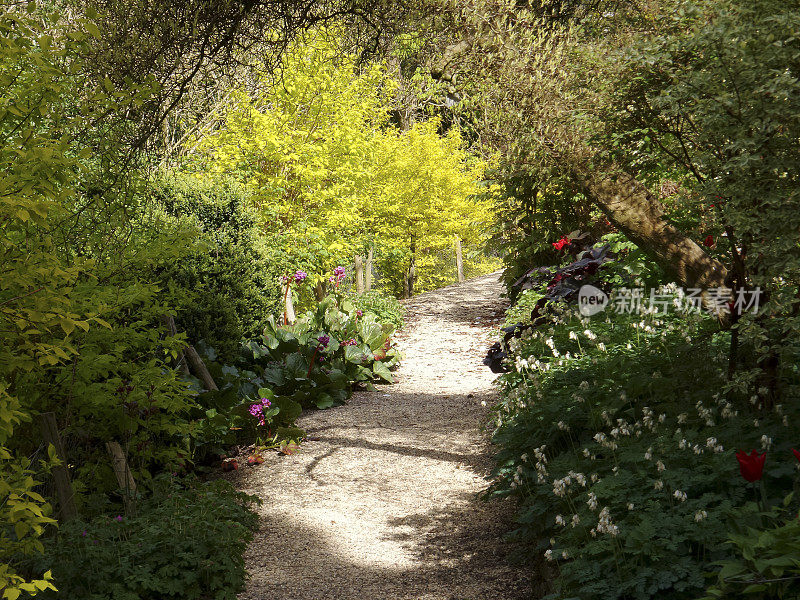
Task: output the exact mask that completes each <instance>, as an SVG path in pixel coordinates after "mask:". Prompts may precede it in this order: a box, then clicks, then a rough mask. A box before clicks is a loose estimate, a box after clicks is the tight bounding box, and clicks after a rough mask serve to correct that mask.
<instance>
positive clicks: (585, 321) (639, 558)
mask: <svg viewBox="0 0 800 600" xmlns="http://www.w3.org/2000/svg"><path fill="white" fill-rule="evenodd" d="M632 258H633V259H634V260H632V261H631V262H632V264H633V265H634V268H633V269H630V270H629V271H627V274H628V281H629V282H630V283H633V282H635V281H636V279H637V278H638V277H639V276H641V275H642V273H640V272H638V270H637V269H636V268H635V265H636V264H637V263H640V260H638V259H637V257H635V256H634V257H632ZM625 260H626V257H625V256H624V253H623V257H622V258H621V259H620V261H619V262H620V263H624V262H625ZM611 265H612V263H609V264H608V266H609V267H610V266H611ZM629 266H631V265H629ZM615 267H616V268H615V269H610V270H608V271H607V272H605V273H604V272H603V271H602V270H601V271H599V273H598V278H599V279H600V281H596V282H595V283H597V284H598V285H601V286H602V280H603V279H604V278H605V279H606V281H609V280H616V279H618V278H619V274H620V272H626V270H625V269H624V268H621V265H619V264H617V265H615ZM548 282H549V279H548ZM545 285H547V284H545ZM530 293H531V292H528V294H530ZM544 294H545V291H544V290H542V291H541V293H539V294H538V295H537V296H533V298H537V299H538V298H542V297H544ZM658 294H659V295H658V298H659V299H661V300H663V301H664V302H667V303H668V304H662V305H656V306H655V307H654V308H652V309H648V308H647V299H644V300H643V302H642V306H643V307H644V309H645V310H644V312H639V311H630V312H628V311H623V312H622V313H617V312H615V311H614V310H613V309H614V306H615V304H614V303H615V302H622V303H623V304H624V302H628V301H629V299H628V300H625V298H624V296H617V295H614V294H613V293H612V296H611V304H610V305H609V308H608V309H607V311H609V312H601V313H599V314H598V315H595V316H592V317H585V316H582V315H581V314H580V312H579V311H578V309H577V303H573V304H570V303H567V302H563V301H561V302H559V301H553V302H549V303H547V304H545V305H544V306H543V307H541V308H540V310H539V311H538V312H537V314H538V315H540V317H539V318H538V319H537V321H536V323H537V324H536V326H533V327H530V328H528V329H525V330H523V331H522V332H521V334H520V335H519V336H518V337H511V338H510V339H509V341H508V343H507V344H506V349H507V351H508V352H509V356H508V358H507V359H506V363H505V364H506V366H507V368H508V369H509V372H508V373H506V374H504V375H502V376H501V377H500V379H499V383H500V387H501V390H502V392H503V399H502V400H501V402H500V403H499V404H498V406H497V407H496V410H495V422H494V428H495V438H494V439H495V441H496V442H497V443H498V444H499V445H500V446H501V448H502V450H501V451H500V452H499V454H498V455H497V461H498V463H497V464H498V466H497V468H496V471H495V473H494V483H493V485H492V488H491V490H490V493H491V494H497V495H512V496H516V497H518V498H519V500H520V510H519V513H518V516H517V519H518V523H519V527H518V529H517V530H516V531H515V532H514V534H513V535H514V537H515V538H516V539H519V540H523V541H525V542H527V543H528V544H529V546H528V547H529V552H531V553H532V555H533V556H531V557H530V560H536V559H535V558H534V556H539V557H543V558H544V559H545V560H546V561H548V562H550V563H552V565H553V567H554V568H553V571H552V573H553V579H552V588H551V589H552V595H551V596H549V597H552V598H572V597H580V598H637V599H638V598H652V597H669V598H698V597H700V596H702V595H703V593H704V590H705V589H706V587H707V585H708V583H709V577H710V575H712V574H715V573H716V572H719V578H720V583H719V584H718V585H717V586H712V587H711V588H710V590H709V592H708V593H709V594H710V596H709V597H723V596H724V594H725V593H729V592H732V591H733V590H740V589H742V588H744V587H747V589H748V590H749V592H748V593H752V594H753V596H754V597H765V598H766V597H775V596H770V594H773V593H775V592H776V590H778V589H784V590H789V589H795V588H794V583H793V582H794V581H795V580H794V578H793V576H791V575H788V576H787V579H781V578H782V577H783V576H784V575H787V574H788V573H789V572H790V571H789V569H791V568H793V565H796V564H797V561H798V558H800V557H798V555H797V554H796V552H795V551H794V550H793V549H792V547H791V545H786V544H784V545H782V546H781V550H780V551H779V552H778V551H775V552H774V553H773V554H771V555H766V554H762V556H760V557H758V558H756V556H755V555H754V552H756V550H754V549H755V548H758V547H759V546H758V544H759V543H761V544H762V547H763V545H764V544H765V543H766V542H765V540H770V541H774V542H775V543H778V542H777V540H778V539H780V538H779V537H778V536H780V535H781V534H784V533H783V532H787V533H788V532H789V531H791V528H792V527H793V526H794V525H793V522H794V520H796V519H795V517H796V513H797V510H796V509H797V501H796V500H794V499H793V498H792V497H788V498H786V505H787V509H786V510H783V511H778V510H777V507H780V506H782V505H783V503H784V498H785V497H786V496H787V494H790V492H792V491H793V490H794V489H795V488H796V486H797V483H798V461H797V460H796V458H795V453H793V451H792V448H793V447H794V446H796V445H798V443H797V434H796V427H795V426H794V424H795V423H796V420H797V419H798V418H800V415H798V413H797V407H796V406H795V405H794V403H792V402H786V403H776V404H775V405H773V406H771V407H769V408H768V409H766V408H765V407H764V405H763V404H762V403H761V402H760V400H759V396H758V395H757V394H753V395H752V396H749V395H748V396H745V395H741V394H737V393H736V392H735V388H734V387H733V386H731V383H730V379H729V378H728V377H727V366H728V362H729V359H730V354H729V351H730V343H731V339H730V338H731V332H730V331H720V330H719V326H718V323H717V321H716V320H715V319H713V318H712V317H710V316H709V315H708V314H703V313H702V312H699V311H698V310H697V309H696V306H695V308H694V309H692V306H691V303H688V304H687V298H686V296H685V295H682V294H681V293H680V291H679V290H678V289H677V287H676V286H674V284H672V285H671V286H664V287H663V288H662V289H660V290H658ZM521 298H523V299H524V298H525V294H523V295H522V296H521ZM694 304H695V305H696V304H697V303H696V302H695V303H694ZM624 306H626V307H627V306H628V305H624ZM687 308H688V311H687ZM534 309H535V307H534ZM512 315H513V316H514V317H515V318H519V317H520V316H521V314H520V311H519V310H517V311H512ZM794 351H795V352H796V351H797V350H796V348H795V349H794ZM798 383H800V382H798V379H797V376H796V374H793V372H792V371H791V370H789V371H788V373H787V374H786V381H785V385H786V386H787V393H788V394H792V393H794V390H796V389H797V387H796V386H797V385H798ZM741 450H745V451H747V452H748V453H749V452H751V451H753V452H755V451H757V452H756V462H757V461H758V459H763V458H764V456H766V457H767V459H766V464H764V463H763V462H762V463H758V464H756V465H750V464H749V463H748V462H747V461H748V460H750V459H749V458H748V457H745V456H744V455H742V454H736V451H741ZM764 453H766V454H764ZM737 459H738V460H737ZM740 465H741V471H740ZM762 468H763V472H762ZM756 503H758V506H760V507H761V510H766V511H770V512H769V515H770V517H769V519H766V518H765V519H761V518H759V517H758V516H757V514H758V510H759V509H758V508H755V506H756ZM784 535H786V534H784ZM748 536H749V537H748ZM760 536H761V537H760ZM729 540H730V542H729ZM759 553H760V554H761V551H759ZM770 557H771V559H770ZM748 560H749V561H755V562H754V563H753V562H750V563H748V562H747V561H748ZM770 560H771V562H770ZM718 565H724V566H723V567H722V570H721V571H720V570H719V569H720V567H719V566H718ZM715 576H716V575H715ZM733 577H735V581H736V582H738V583H736V584H734V583H733V582H732V580H731V578H733ZM773 580H775V581H773ZM781 586H783V587H781ZM726 590H727V592H726ZM787 593H788V591H787ZM759 594H761V595H759ZM724 597H727V596H724ZM787 597H790V596H787Z"/></svg>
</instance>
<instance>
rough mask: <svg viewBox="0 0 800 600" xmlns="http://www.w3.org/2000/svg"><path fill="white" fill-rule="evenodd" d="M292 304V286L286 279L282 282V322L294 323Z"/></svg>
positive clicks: (286, 323) (285, 323)
mask: <svg viewBox="0 0 800 600" xmlns="http://www.w3.org/2000/svg"><path fill="white" fill-rule="evenodd" d="M294 319H295V315H294V304H293V303H292V288H291V285H290V283H289V282H288V281H286V282H284V283H283V324H284V325H291V324H292V323H294Z"/></svg>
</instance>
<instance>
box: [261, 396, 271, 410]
mask: <svg viewBox="0 0 800 600" xmlns="http://www.w3.org/2000/svg"><path fill="white" fill-rule="evenodd" d="M271 405H272V402H270V401H269V398H262V399H261V406H263V407H264V408H269V407H270V406H271Z"/></svg>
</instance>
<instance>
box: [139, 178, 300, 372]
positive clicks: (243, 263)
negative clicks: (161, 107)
mask: <svg viewBox="0 0 800 600" xmlns="http://www.w3.org/2000/svg"><path fill="white" fill-rule="evenodd" d="M153 188H154V192H153V194H154V195H155V197H156V198H157V199H158V200H159V203H160V204H161V206H162V207H163V208H164V210H165V211H166V212H167V213H168V214H170V215H172V216H173V217H174V218H176V219H178V220H179V221H180V222H181V223H182V224H183V225H184V226H185V227H186V228H187V230H188V231H189V232H192V233H193V234H194V235H195V236H196V238H194V239H193V240H192V242H191V243H192V246H193V252H192V253H191V255H190V256H189V257H188V258H186V259H184V260H181V261H179V262H178V263H176V264H174V265H171V266H169V267H166V268H165V269H164V270H163V271H162V272H161V274H160V275H161V278H162V280H163V281H164V285H166V286H177V287H178V288H180V289H181V290H182V291H183V292H184V298H185V299H184V300H183V302H182V303H181V308H180V310H179V311H178V315H177V318H176V321H177V324H178V328H179V330H185V331H186V332H187V334H188V335H189V338H190V340H192V341H197V340H200V339H202V340H205V342H206V343H207V344H208V345H210V346H213V347H214V348H216V349H217V352H218V353H219V354H220V355H221V356H222V357H223V358H231V357H233V356H235V354H236V352H237V349H238V346H239V342H240V340H241V339H242V338H244V337H249V336H255V335H258V334H259V333H260V332H261V330H262V329H263V327H264V325H265V322H266V321H265V319H266V318H267V317H268V316H269V315H270V314H271V313H279V312H280V310H281V308H280V303H281V292H280V284H279V283H278V278H279V276H280V275H281V274H282V273H283V271H284V267H285V265H284V264H283V263H284V261H285V259H283V258H281V257H278V256H275V255H274V253H273V252H272V250H271V249H270V245H269V244H268V242H267V240H266V238H265V237H264V236H263V235H262V234H261V233H260V232H259V230H258V228H257V226H256V216H255V213H254V211H252V210H251V209H250V207H249V206H248V199H247V195H246V192H245V191H244V190H243V188H241V187H240V186H239V185H238V184H236V183H235V182H233V181H224V182H223V183H221V184H220V183H218V182H217V183H213V184H212V183H207V182H204V181H202V180H200V179H199V178H196V177H192V176H186V175H183V176H166V175H165V176H162V178H161V179H159V180H158V181H156V182H155V184H154V186H153ZM187 235H188V234H187Z"/></svg>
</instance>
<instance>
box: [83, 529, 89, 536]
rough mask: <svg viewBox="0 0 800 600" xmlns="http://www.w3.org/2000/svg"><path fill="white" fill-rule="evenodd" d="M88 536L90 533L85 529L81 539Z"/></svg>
mask: <svg viewBox="0 0 800 600" xmlns="http://www.w3.org/2000/svg"><path fill="white" fill-rule="evenodd" d="M87 535H89V533H88V532H87V531H86V530H85V529H84V530H83V533H82V534H81V537H86V536H87Z"/></svg>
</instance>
